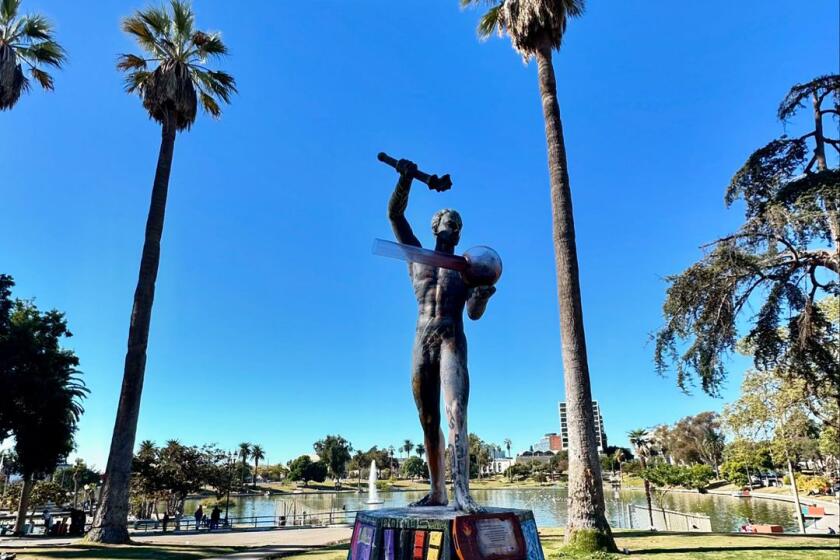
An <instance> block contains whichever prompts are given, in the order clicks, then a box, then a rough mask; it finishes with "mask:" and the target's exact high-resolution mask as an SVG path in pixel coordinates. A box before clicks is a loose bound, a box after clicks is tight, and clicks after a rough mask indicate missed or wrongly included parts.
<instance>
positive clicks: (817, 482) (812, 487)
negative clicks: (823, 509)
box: [783, 473, 831, 494]
mask: <svg viewBox="0 0 840 560" xmlns="http://www.w3.org/2000/svg"><path fill="white" fill-rule="evenodd" d="M795 476H796V488H797V489H798V490H799V491H800V492H805V493H812V492H815V493H818V494H826V493H828V489H829V488H830V487H831V484H830V483H829V481H828V479H827V478H826V477H824V476H808V475H805V474H802V473H796V475H795ZM783 482H784V483H785V484H790V476H788V475H785V477H784V479H783Z"/></svg>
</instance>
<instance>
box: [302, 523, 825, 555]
mask: <svg viewBox="0 0 840 560" xmlns="http://www.w3.org/2000/svg"><path fill="white" fill-rule="evenodd" d="M540 535H541V539H542V544H543V551H544V552H545V556H546V559H547V560H555V559H556V560H563V559H569V560H572V559H580V560H584V559H592V560H596V559H597V560H602V559H603V560H607V559H610V560H612V559H614V560H620V559H623V558H627V559H634V560H751V559H761V560H803V559H805V558H807V559H808V560H829V559H831V560H837V558H838V554H840V538H838V537H798V536H793V535H738V534H725V533H648V532H641V531H635V532H634V531H617V532H616V533H615V536H616V543H617V544H618V547H619V548H620V549H625V548H626V549H628V550H629V551H630V554H629V555H625V554H600V553H596V554H583V555H579V554H573V553H567V552H564V551H563V531H562V529H545V530H542V531H540ZM346 558H347V547H346V546H341V547H332V548H331V549H328V550H318V551H312V552H306V553H301V554H295V555H293V556H289V557H287V560H345V559H346Z"/></svg>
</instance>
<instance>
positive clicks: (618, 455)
mask: <svg viewBox="0 0 840 560" xmlns="http://www.w3.org/2000/svg"><path fill="white" fill-rule="evenodd" d="M622 461H624V450H623V449H621V448H620V447H619V448H618V449H616V450H615V453H613V462H614V463H618V476H619V480H621V463H622ZM613 474H615V470H613Z"/></svg>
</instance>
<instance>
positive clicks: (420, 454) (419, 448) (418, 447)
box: [414, 443, 426, 459]
mask: <svg viewBox="0 0 840 560" xmlns="http://www.w3.org/2000/svg"><path fill="white" fill-rule="evenodd" d="M414 451H415V453H417V456H418V457H420V458H421V459H422V458H423V455H425V454H426V446H425V445H423V444H422V443H418V444H417V445H416V446H415V447H414Z"/></svg>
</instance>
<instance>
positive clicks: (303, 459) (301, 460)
mask: <svg viewBox="0 0 840 560" xmlns="http://www.w3.org/2000/svg"><path fill="white" fill-rule="evenodd" d="M326 478H327V465H326V464H324V462H323V461H314V462H313V461H312V459H310V458H309V455H301V456H300V457H298V458H297V459H293V460H292V461H289V480H302V481H303V485H304V486H309V481H310V480H312V481H314V482H324V480H326Z"/></svg>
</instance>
